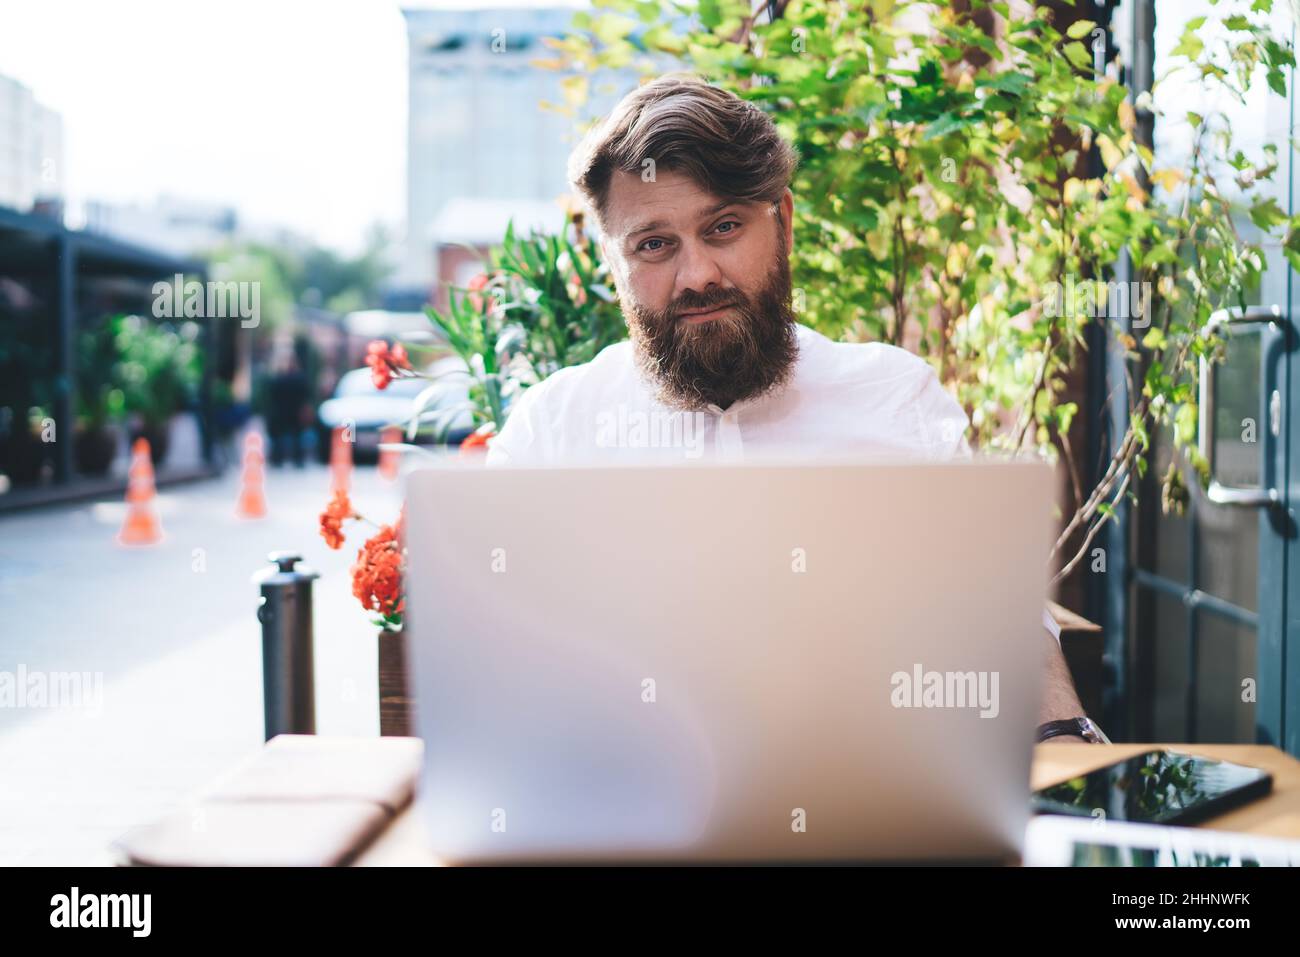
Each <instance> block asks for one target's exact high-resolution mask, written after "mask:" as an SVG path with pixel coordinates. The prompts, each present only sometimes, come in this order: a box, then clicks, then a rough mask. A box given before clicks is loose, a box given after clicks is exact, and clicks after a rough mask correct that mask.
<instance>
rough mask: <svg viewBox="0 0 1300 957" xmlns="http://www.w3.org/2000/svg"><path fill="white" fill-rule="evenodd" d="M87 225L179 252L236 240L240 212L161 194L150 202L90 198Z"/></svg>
mask: <svg viewBox="0 0 1300 957" xmlns="http://www.w3.org/2000/svg"><path fill="white" fill-rule="evenodd" d="M86 229H88V230H90V231H91V232H96V233H102V234H104V235H106V236H112V237H114V238H115V239H120V240H123V241H124V242H129V243H137V244H139V245H141V246H148V247H150V248H153V249H158V250H161V251H163V252H167V253H169V254H171V255H175V256H189V255H194V254H195V253H199V252H204V251H206V250H209V249H215V248H216V247H218V246H222V245H225V244H227V243H230V242H233V241H234V240H235V239H236V236H237V234H238V232H239V215H238V214H237V213H236V211H235V208H234V207H233V206H223V205H219V204H215V203H201V202H195V201H193V200H184V199H177V198H175V197H172V196H160V197H158V198H157V199H155V200H154V201H153V202H152V203H150V204H148V205H143V204H136V203H111V202H104V201H100V200H90V201H88V202H87V203H86Z"/></svg>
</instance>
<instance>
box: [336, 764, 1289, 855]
mask: <svg viewBox="0 0 1300 957" xmlns="http://www.w3.org/2000/svg"><path fill="white" fill-rule="evenodd" d="M1153 748H1168V749H1170V750H1172V751H1186V752H1189V753H1193V754H1201V755H1204V756H1206V757H1210V758H1219V759H1221V760H1224V761H1231V762H1233V763H1235V764H1245V765H1250V766H1252V767H1257V768H1263V769H1265V770H1266V771H1269V772H1271V773H1272V775H1273V791H1272V793H1271V794H1269V795H1268V797H1265V798H1262V799H1260V800H1257V801H1252V802H1250V803H1249V804H1246V805H1245V806H1243V807H1240V808H1237V809H1236V810H1234V811H1229V812H1228V813H1226V814H1221V815H1218V816H1216V817H1213V818H1210V819H1209V820H1208V821H1206V822H1205V823H1203V824H1201V825H1200V826H1201V827H1208V828H1213V829H1215V830H1220V831H1241V832H1245V833H1248V834H1257V835H1263V836H1269V837H1283V838H1291V839H1295V840H1300V761H1297V760H1296V759H1295V758H1293V757H1291V756H1290V755H1288V754H1287V753H1286V752H1284V751H1281V750H1279V749H1278V748H1275V747H1272V746H1271V745H1265V744H1064V743H1059V742H1058V743H1052V742H1050V741H1049V742H1048V743H1046V744H1040V745H1038V746H1036V747H1035V748H1034V763H1033V768H1032V770H1031V773H1030V782H1031V785H1032V787H1033V788H1035V789H1037V788H1043V787H1047V786H1048V785H1051V784H1057V783H1059V782H1061V781H1066V780H1069V779H1070V778H1072V777H1076V776H1078V775H1080V774H1085V773H1087V772H1088V771H1092V770H1095V769H1096V768H1100V767H1104V766H1105V765H1107V764H1114V763H1115V762H1116V761H1121V760H1123V759H1124V758H1127V757H1131V756H1133V755H1135V754H1141V753H1142V752H1143V751H1149V750H1152V749H1153ZM354 863H355V865H356V866H359V867H383V866H394V865H395V866H402V867H413V866H414V867H428V866H438V865H439V864H440V861H439V860H438V859H437V857H436V856H435V855H434V854H433V852H432V851H431V850H430V849H429V842H428V840H427V837H426V834H425V831H424V825H423V821H422V820H421V818H420V816H419V814H418V813H416V811H415V809H414V807H412V806H408V807H407V808H406V809H405V810H403V811H402V812H401V813H400V814H399V815H398V816H397V817H396V818H394V819H393V822H392V823H391V824H390V825H389V826H388V827H387V828H386V829H385V830H384V831H383V833H382V834H380V835H379V837H377V838H376V839H375V841H374V842H373V843H372V844H371V845H370V846H369V847H368V848H367V849H366V850H365V851H363V852H362V853H361V854H360V855H359V856H358V857H357V859H356V861H355V862H354Z"/></svg>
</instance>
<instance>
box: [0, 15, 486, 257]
mask: <svg viewBox="0 0 1300 957" xmlns="http://www.w3.org/2000/svg"><path fill="white" fill-rule="evenodd" d="M405 5H406V6H430V5H432V4H430V3H420V2H418V0H417V2H413V3H408V4H405ZM460 5H461V6H468V5H473V0H469V2H468V3H464V4H460ZM401 6H402V5H401V4H399V3H397V2H395V0H314V2H308V0H111V2H110V0H0V73H3V74H5V75H7V76H10V77H13V78H14V79H17V80H18V81H19V82H21V83H23V84H24V85H26V86H27V87H29V88H30V89H31V90H32V91H33V93H34V94H35V96H36V98H37V100H38V101H40V102H41V103H43V104H44V105H45V106H48V107H50V108H53V109H55V110H57V111H59V112H60V113H61V114H62V115H63V136H64V174H65V175H64V183H65V187H66V193H67V197H68V200H69V208H70V211H71V212H72V213H73V214H74V221H75V214H76V212H77V210H78V209H79V204H80V203H83V202H84V201H85V200H87V199H98V200H111V201H122V202H131V201H136V202H141V203H144V204H146V205H147V204H149V203H150V202H151V201H152V200H153V198H154V197H155V196H157V195H159V194H170V195H173V196H176V197H178V198H183V199H187V200H200V201H204V202H215V203H221V204H228V205H233V206H235V207H236V208H237V209H238V210H239V212H240V215H241V219H243V220H245V221H248V222H250V223H257V224H261V225H267V226H277V225H278V226H287V227H289V228H291V229H293V230H295V231H298V232H301V233H304V234H305V235H307V236H309V237H311V238H312V239H314V240H316V241H317V242H319V243H321V244H323V245H328V246H333V247H335V248H337V249H340V250H343V251H355V250H356V249H358V248H360V246H361V245H362V243H363V242H364V240H365V237H366V233H367V231H368V229H369V227H370V226H371V225H372V224H374V223H376V222H383V223H386V224H388V225H389V226H391V227H393V228H395V229H400V228H401V226H402V219H403V217H404V210H405V189H406V187H405V176H406V173H405V163H406V153H405V150H406V59H407V57H406V33H405V24H404V21H403V18H402V14H401Z"/></svg>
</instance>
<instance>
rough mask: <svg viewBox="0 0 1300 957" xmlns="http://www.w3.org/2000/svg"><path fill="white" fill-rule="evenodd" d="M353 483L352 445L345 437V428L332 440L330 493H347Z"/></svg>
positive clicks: (339, 429) (335, 434)
mask: <svg viewBox="0 0 1300 957" xmlns="http://www.w3.org/2000/svg"><path fill="white" fill-rule="evenodd" d="M351 481H352V443H351V442H349V441H347V440H346V439H345V438H344V437H343V426H339V427H338V428H336V429H335V430H334V432H333V435H332V437H331V439H330V491H331V492H346V491H347V490H348V486H349V485H350V484H351Z"/></svg>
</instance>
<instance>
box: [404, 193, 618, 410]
mask: <svg viewBox="0 0 1300 957" xmlns="http://www.w3.org/2000/svg"><path fill="white" fill-rule="evenodd" d="M607 279H608V272H607V267H606V266H605V264H604V263H602V262H601V260H600V256H599V249H598V248H597V245H596V243H595V241H594V240H592V239H591V238H590V237H588V236H586V235H585V233H584V231H583V224H582V217H581V215H580V214H577V215H574V216H572V217H570V219H569V221H568V224H567V228H566V229H565V231H564V233H563V234H561V235H547V234H544V233H540V232H533V233H532V234H530V235H529V236H528V237H527V238H523V237H519V236H517V235H515V231H514V224H513V223H511V224H510V225H509V226H508V227H507V229H506V235H505V238H504V239H503V240H502V242H501V245H500V246H498V247H496V248H495V249H493V250H492V251H491V252H490V254H489V257H488V263H487V271H486V272H485V273H483V274H482V275H481V276H479V277H477V278H476V280H475V281H474V282H472V283H471V284H470V285H469V286H468V287H466V288H457V287H453V288H452V289H451V290H450V296H449V300H450V305H449V308H448V309H447V310H446V312H445V313H440V312H438V311H437V310H435V309H432V308H431V309H429V310H428V314H429V318H430V320H432V322H433V323H434V324H435V325H436V326H437V327H438V328H439V329H440V330H441V331H442V333H443V334H444V335H445V336H446V337H447V341H448V343H449V344H450V345H451V348H452V350H453V351H454V352H455V353H456V354H457V355H458V356H459V357H460V358H461V359H462V360H463V361H464V362H465V364H466V367H467V368H468V369H469V370H470V377H471V385H470V405H471V406H472V411H473V413H474V418H475V423H476V425H479V426H480V427H483V428H486V429H490V430H492V431H499V430H500V428H501V426H503V425H504V424H505V418H506V415H507V414H508V412H509V404H510V402H511V401H513V399H514V398H515V397H516V396H517V395H518V393H519V392H521V391H522V390H524V389H526V388H528V386H530V385H533V384H535V383H537V382H540V381H541V380H542V379H545V378H546V377H547V376H549V375H550V374H551V373H553V372H555V371H556V370H558V369H562V368H564V367H566V366H571V365H577V364H579V363H583V362H588V361H590V360H591V359H593V358H594V357H595V355H596V353H598V352H599V351H600V350H601V349H603V348H605V346H607V345H609V344H611V343H614V342H617V341H619V340H620V339H622V338H624V337H625V336H626V334H627V328H626V326H625V325H624V322H623V314H622V312H621V311H620V310H619V307H618V304H617V303H616V302H615V300H614V295H613V293H612V291H611V290H610V288H609V286H608V284H607ZM416 405H417V407H416V409H415V411H414V414H413V417H412V420H411V426H410V429H411V430H412V431H413V430H414V429H415V428H416V427H418V425H419V424H420V423H421V422H428V421H430V419H431V418H432V419H434V420H437V421H445V419H446V417H447V416H446V413H447V411H452V412H454V411H458V410H455V409H453V410H439V412H438V413H426V412H425V410H424V408H423V407H422V406H421V405H420V403H419V402H417V404H416Z"/></svg>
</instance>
